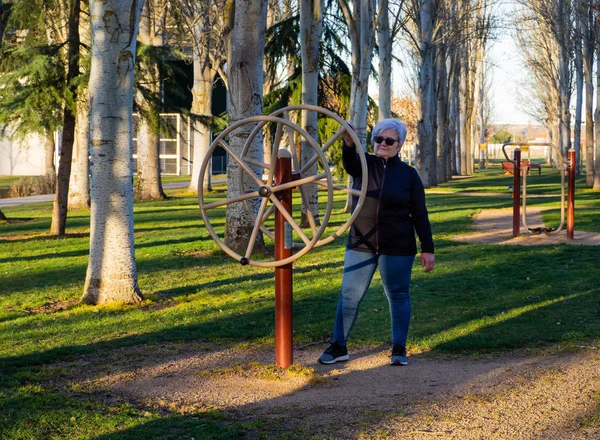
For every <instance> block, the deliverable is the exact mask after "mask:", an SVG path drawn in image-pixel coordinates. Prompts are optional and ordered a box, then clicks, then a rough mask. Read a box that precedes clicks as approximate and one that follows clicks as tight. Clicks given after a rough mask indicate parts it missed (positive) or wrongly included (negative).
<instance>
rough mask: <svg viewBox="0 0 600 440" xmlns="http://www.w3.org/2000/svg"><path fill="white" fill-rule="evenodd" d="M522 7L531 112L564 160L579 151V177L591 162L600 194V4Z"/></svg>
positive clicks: (534, 0) (582, 0)
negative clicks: (546, 130) (545, 129)
mask: <svg viewBox="0 0 600 440" xmlns="http://www.w3.org/2000/svg"><path fill="white" fill-rule="evenodd" d="M519 6H520V7H519V8H518V10H517V11H518V12H517V14H516V15H515V24H516V28H517V30H518V31H517V32H516V33H515V35H516V36H517V37H518V42H519V45H520V47H521V49H522V53H523V56H524V59H525V68H526V70H527V72H528V77H529V78H530V81H529V82H528V84H527V86H528V87H529V90H528V92H529V93H528V95H529V96H530V97H531V102H529V103H528V105H526V108H527V109H528V110H529V112H530V115H531V116H532V117H534V118H535V119H536V120H537V121H539V122H540V123H542V124H544V125H545V126H546V127H547V129H548V132H549V133H550V137H551V140H552V143H554V144H555V145H557V146H559V148H560V150H561V153H562V155H563V156H565V157H566V153H567V151H568V150H569V148H571V147H572V148H574V150H575V153H576V157H577V159H576V162H577V163H576V166H577V172H578V174H579V173H580V170H581V167H582V165H583V164H585V177H586V179H585V183H586V185H587V186H593V188H594V189H595V190H600V124H599V123H598V120H599V118H600V105H599V104H600V96H599V95H598V93H595V90H594V88H595V87H596V88H598V87H600V75H598V72H600V2H599V1H597V0H550V1H548V0H521V1H520V2H519ZM594 64H596V70H594ZM594 72H595V73H596V77H595V78H594ZM584 122H585V124H584ZM584 125H585V145H582V144H581V138H582V136H581V134H582V128H583V126H584ZM571 139H573V142H571Z"/></svg>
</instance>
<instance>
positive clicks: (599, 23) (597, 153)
mask: <svg viewBox="0 0 600 440" xmlns="http://www.w3.org/2000/svg"><path fill="white" fill-rule="evenodd" d="M599 35H600V19H598V17H597V18H596V38H598V36H599ZM598 43H600V42H597V43H596V90H600V44H598ZM594 120H595V121H596V124H595V125H594V129H595V130H594V131H595V133H596V136H595V139H594V154H593V155H592V156H593V157H595V159H594V184H593V189H594V190H595V191H600V123H599V122H600V93H596V112H595V118H594Z"/></svg>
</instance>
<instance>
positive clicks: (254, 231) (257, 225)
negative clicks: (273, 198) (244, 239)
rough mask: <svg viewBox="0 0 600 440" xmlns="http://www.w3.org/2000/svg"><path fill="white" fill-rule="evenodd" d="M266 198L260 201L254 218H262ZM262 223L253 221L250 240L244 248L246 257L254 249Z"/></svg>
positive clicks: (248, 256) (249, 255)
mask: <svg viewBox="0 0 600 440" xmlns="http://www.w3.org/2000/svg"><path fill="white" fill-rule="evenodd" d="M267 201H268V199H267V198H266V197H265V198H263V199H262V200H261V202H260V208H259V209H258V214H257V215H256V218H257V219H259V218H262V217H263V214H264V212H265V208H266V207H267ZM261 226H262V224H261V223H260V222H259V221H258V220H257V221H256V222H255V223H254V228H253V229H252V234H251V235H250V242H249V243H248V248H247V249H246V255H245V257H246V258H250V257H251V256H252V250H253V249H254V243H255V242H256V236H257V235H258V231H260V229H261Z"/></svg>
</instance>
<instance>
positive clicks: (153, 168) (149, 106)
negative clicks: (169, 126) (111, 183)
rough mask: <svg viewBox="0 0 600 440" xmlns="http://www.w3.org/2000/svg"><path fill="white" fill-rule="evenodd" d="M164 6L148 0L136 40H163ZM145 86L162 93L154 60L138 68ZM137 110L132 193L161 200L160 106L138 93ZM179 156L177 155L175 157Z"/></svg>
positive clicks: (155, 94) (155, 42)
mask: <svg viewBox="0 0 600 440" xmlns="http://www.w3.org/2000/svg"><path fill="white" fill-rule="evenodd" d="M163 11H164V8H163V7H162V1H161V0H147V1H146V3H145V5H144V9H143V11H142V17H141V20H140V25H139V28H140V30H139V40H140V43H144V44H146V45H150V46H156V47H160V46H162V45H163V44H164V43H163V31H162V22H163V14H164V12H163ZM140 75H142V76H143V77H144V82H145V86H146V88H147V89H149V90H150V92H151V93H152V95H153V99H154V100H156V99H158V97H159V96H160V95H161V89H162V81H161V78H160V72H159V69H158V66H157V65H156V63H154V62H150V63H148V65H144V66H142V67H141V68H140ZM137 104H138V106H139V107H140V108H142V109H144V111H143V112H140V117H139V120H138V124H137V128H138V132H137V184H136V187H135V197H136V198H138V199H141V200H160V199H166V198H167V196H166V194H165V193H164V191H163V188H162V182H161V174H160V154H159V153H160V152H159V148H160V106H159V104H158V102H149V101H147V100H146V99H144V97H143V96H141V93H138V94H137ZM177 160H179V158H178V159H177Z"/></svg>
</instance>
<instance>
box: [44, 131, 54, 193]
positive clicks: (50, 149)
mask: <svg viewBox="0 0 600 440" xmlns="http://www.w3.org/2000/svg"><path fill="white" fill-rule="evenodd" d="M43 141H44V174H45V175H46V176H47V177H48V178H49V179H50V180H51V181H52V182H54V183H56V165H55V163H54V155H55V154H56V142H55V141H54V133H52V132H46V133H45V134H44V138H43Z"/></svg>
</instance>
